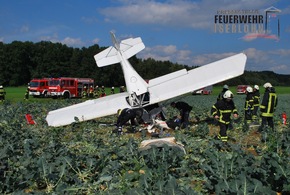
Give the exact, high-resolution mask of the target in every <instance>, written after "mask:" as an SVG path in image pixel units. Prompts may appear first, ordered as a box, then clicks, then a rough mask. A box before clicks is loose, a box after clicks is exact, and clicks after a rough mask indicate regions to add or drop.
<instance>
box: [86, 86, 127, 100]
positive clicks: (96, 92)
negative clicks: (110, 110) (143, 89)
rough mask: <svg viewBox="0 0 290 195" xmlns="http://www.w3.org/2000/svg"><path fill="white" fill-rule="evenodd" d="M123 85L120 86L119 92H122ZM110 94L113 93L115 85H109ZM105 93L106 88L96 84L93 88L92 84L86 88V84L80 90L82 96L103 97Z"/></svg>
mask: <svg viewBox="0 0 290 195" xmlns="http://www.w3.org/2000/svg"><path fill="white" fill-rule="evenodd" d="M124 91H125V89H124V86H121V87H120V92H124ZM110 93H111V94H115V87H111V92H110ZM106 95H107V93H106V89H105V87H104V86H102V87H101V88H100V87H99V86H98V85H96V87H95V88H94V87H93V86H92V85H91V86H90V87H89V89H87V86H84V88H83V91H82V98H100V97H105V96H106Z"/></svg>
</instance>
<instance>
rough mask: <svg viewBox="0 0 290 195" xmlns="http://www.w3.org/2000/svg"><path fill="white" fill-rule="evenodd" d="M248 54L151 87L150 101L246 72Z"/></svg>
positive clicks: (200, 68) (183, 92) (217, 62)
mask: <svg viewBox="0 0 290 195" xmlns="http://www.w3.org/2000/svg"><path fill="white" fill-rule="evenodd" d="M246 60H247V56H246V55H245V54H244V53H240V54H237V55H234V56H231V57H228V58H225V59H222V60H219V61H216V62H213V63H210V64H207V65H204V66H201V67H198V68H195V69H193V70H190V71H188V72H187V74H184V75H180V76H179V77H176V78H173V79H170V80H167V81H166V82H163V83H160V84H157V85H154V86H151V85H150V87H149V89H148V90H149V92H150V94H151V99H150V103H151V104H154V103H157V102H160V101H164V100H168V99H170V98H174V97H177V96H180V95H183V94H186V93H190V92H192V91H194V90H197V89H200V88H202V87H204V86H209V85H213V84H216V83H219V82H222V81H225V80H228V79H231V78H234V77H237V76H240V75H242V74H243V73H244V70H245V65H246Z"/></svg>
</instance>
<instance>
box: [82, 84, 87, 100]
mask: <svg viewBox="0 0 290 195" xmlns="http://www.w3.org/2000/svg"><path fill="white" fill-rule="evenodd" d="M87 97H88V92H87V86H84V88H83V91H82V98H84V99H85V98H87Z"/></svg>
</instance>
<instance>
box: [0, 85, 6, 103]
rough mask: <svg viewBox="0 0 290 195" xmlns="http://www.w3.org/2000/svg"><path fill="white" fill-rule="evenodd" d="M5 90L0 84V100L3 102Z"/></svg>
mask: <svg viewBox="0 0 290 195" xmlns="http://www.w3.org/2000/svg"><path fill="white" fill-rule="evenodd" d="M5 95H6V91H5V89H4V87H3V86H2V85H0V101H1V102H3V101H4V100H5Z"/></svg>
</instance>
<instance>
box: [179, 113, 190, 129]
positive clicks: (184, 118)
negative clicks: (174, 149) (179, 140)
mask: <svg viewBox="0 0 290 195" xmlns="http://www.w3.org/2000/svg"><path fill="white" fill-rule="evenodd" d="M189 113H190V111H186V112H183V113H182V115H181V128H182V129H183V128H187V126H188V124H189V120H188V119H189Z"/></svg>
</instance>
